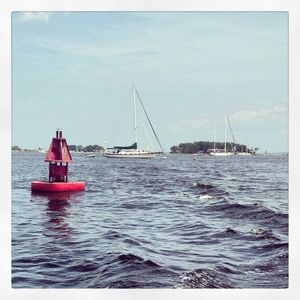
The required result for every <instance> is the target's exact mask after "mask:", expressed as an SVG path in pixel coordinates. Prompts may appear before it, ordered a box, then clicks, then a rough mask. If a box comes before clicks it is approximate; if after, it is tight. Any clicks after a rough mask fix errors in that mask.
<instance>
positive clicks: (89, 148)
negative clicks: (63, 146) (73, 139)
mask: <svg viewBox="0 0 300 300" xmlns="http://www.w3.org/2000/svg"><path fill="white" fill-rule="evenodd" d="M68 146H69V150H70V151H76V152H101V151H104V148H103V147H102V146H99V145H88V146H86V147H83V146H82V145H68ZM11 150H13V151H24V152H37V151H38V152H42V151H44V150H43V149H42V148H37V149H33V150H31V149H22V148H20V147H19V146H12V147H11ZM47 150H48V149H47Z"/></svg>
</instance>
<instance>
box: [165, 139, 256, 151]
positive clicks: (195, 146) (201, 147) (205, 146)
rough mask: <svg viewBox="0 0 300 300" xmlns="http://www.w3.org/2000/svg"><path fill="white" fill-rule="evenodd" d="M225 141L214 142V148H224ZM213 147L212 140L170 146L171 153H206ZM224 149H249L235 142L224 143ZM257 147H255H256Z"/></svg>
mask: <svg viewBox="0 0 300 300" xmlns="http://www.w3.org/2000/svg"><path fill="white" fill-rule="evenodd" d="M224 146H225V143H220V142H216V149H224ZM213 148H214V143H213V142H208V141H200V142H194V143H181V144H179V145H178V146H176V145H175V146H172V147H171V148H170V150H171V153H198V152H201V153H207V152H209V151H208V150H209V149H213ZM226 149H227V150H228V151H232V150H233V151H237V152H248V151H249V150H250V149H249V148H248V147H247V146H246V145H240V144H235V143H226ZM256 149H257V148H256Z"/></svg>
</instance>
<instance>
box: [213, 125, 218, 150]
mask: <svg viewBox="0 0 300 300" xmlns="http://www.w3.org/2000/svg"><path fill="white" fill-rule="evenodd" d="M216 134H217V127H216V125H215V130H214V152H216Z"/></svg>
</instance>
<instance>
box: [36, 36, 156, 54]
mask: <svg viewBox="0 0 300 300" xmlns="http://www.w3.org/2000/svg"><path fill="white" fill-rule="evenodd" d="M35 45H36V46H37V47H39V48H43V49H47V50H50V51H54V52H57V53H62V54H66V55H74V56H83V57H93V58H103V57H104V56H105V57H112V58H114V57H116V56H123V57H124V56H129V57H132V56H133V57H136V56H137V55H140V56H149V55H157V54H159V52H158V51H156V50H155V49H152V48H150V49H149V48H147V46H143V45H135V46H131V47H129V46H124V47H114V46H107V45H97V44H94V45H91V44H82V43H79V42H70V41H63V40H54V39H44V38H39V39H36V40H35Z"/></svg>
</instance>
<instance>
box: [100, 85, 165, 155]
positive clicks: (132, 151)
mask: <svg viewBox="0 0 300 300" xmlns="http://www.w3.org/2000/svg"><path fill="white" fill-rule="evenodd" d="M136 97H137V98H138V100H139V102H140V104H141V106H142V108H143V110H144V113H145V115H146V117H147V120H148V122H149V124H150V127H151V129H152V131H153V133H154V136H155V138H156V140H157V142H158V144H159V146H160V148H161V152H155V151H148V150H141V149H138V147H137V118H136V115H137V111H136ZM133 106H134V135H135V142H134V143H133V144H132V145H131V146H114V147H113V148H107V149H106V150H105V152H104V156H105V157H107V158H154V157H157V156H158V155H159V154H160V153H163V152H164V151H163V148H162V146H161V144H160V141H159V139H158V137H157V134H156V132H155V130H154V128H153V125H152V123H151V121H150V119H149V116H148V114H147V112H146V109H145V107H144V104H143V102H142V100H141V98H140V96H139V94H138V92H137V90H136V88H135V86H133Z"/></svg>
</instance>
